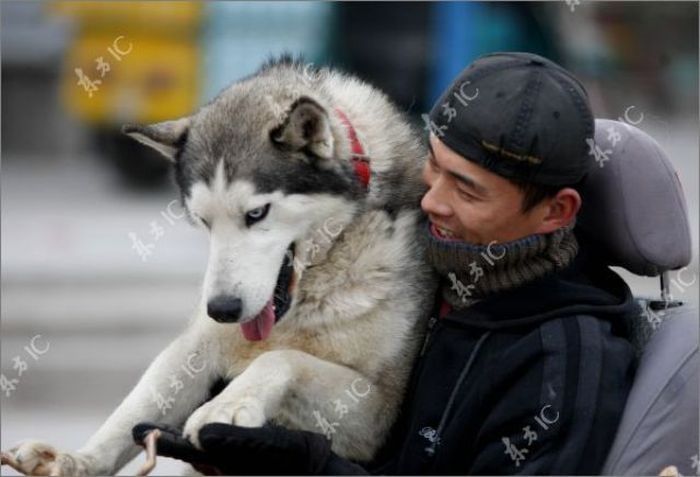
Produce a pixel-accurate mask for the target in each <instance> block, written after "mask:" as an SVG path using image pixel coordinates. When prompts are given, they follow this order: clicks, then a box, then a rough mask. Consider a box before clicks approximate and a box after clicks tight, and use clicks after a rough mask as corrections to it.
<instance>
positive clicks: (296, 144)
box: [270, 96, 334, 159]
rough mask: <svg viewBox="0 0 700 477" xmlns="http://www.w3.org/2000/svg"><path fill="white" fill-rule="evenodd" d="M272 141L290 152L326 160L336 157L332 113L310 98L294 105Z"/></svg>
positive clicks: (302, 98)
mask: <svg viewBox="0 0 700 477" xmlns="http://www.w3.org/2000/svg"><path fill="white" fill-rule="evenodd" d="M270 139H271V140H272V142H273V143H275V144H276V145H278V146H279V147H282V148H284V149H286V150H291V151H302V150H307V151H309V152H311V153H312V154H314V155H315V156H318V157H321V158H324V159H330V158H331V157H333V146H334V138H333V133H332V131H331V122H330V118H329V117H328V113H327V112H326V110H325V109H324V108H323V106H321V105H320V104H318V103H317V102H316V101H314V100H313V99H311V98H309V97H308V96H302V97H301V98H299V99H297V100H296V101H295V102H294V103H293V104H292V106H291V107H290V110H289V113H287V117H286V118H285V119H284V121H283V122H282V124H280V125H279V126H277V127H276V128H275V129H273V130H272V131H270Z"/></svg>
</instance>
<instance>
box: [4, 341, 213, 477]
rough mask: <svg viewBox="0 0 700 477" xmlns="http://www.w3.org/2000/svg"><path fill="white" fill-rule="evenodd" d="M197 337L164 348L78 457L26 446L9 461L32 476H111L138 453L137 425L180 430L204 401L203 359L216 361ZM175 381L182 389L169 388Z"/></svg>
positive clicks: (209, 374) (207, 373)
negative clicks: (145, 423)
mask: <svg viewBox="0 0 700 477" xmlns="http://www.w3.org/2000/svg"><path fill="white" fill-rule="evenodd" d="M188 331H192V330H188ZM195 335H196V334H195V333H186V334H183V335H181V336H180V337H179V338H177V339H176V340H175V341H173V342H172V343H171V344H170V345H169V346H168V347H167V348H165V350H163V351H162V352H161V353H160V354H159V355H158V357H157V358H156V359H155V360H154V361H153V362H152V363H151V365H150V366H149V367H148V369H147V370H146V372H145V373H144V374H143V376H142V377H141V379H140V380H139V382H138V383H137V384H136V386H135V387H134V389H133V390H132V391H131V392H130V393H129V394H128V395H127V396H126V398H125V399H124V400H123V401H122V403H121V404H120V405H119V406H118V407H117V409H116V410H115V411H114V412H113V413H112V414H111V415H110V416H109V418H108V419H107V420H106V421H105V423H104V424H103V425H102V426H101V427H100V429H99V430H98V431H97V432H96V433H95V434H94V435H93V436H92V437H91V438H90V439H89V440H88V442H87V443H86V445H85V446H83V447H82V448H81V449H80V450H78V451H77V452H75V453H64V452H59V451H57V450H56V449H55V448H53V447H51V446H49V445H46V444H43V443H40V442H37V441H26V442H23V443H21V444H20V445H18V446H17V447H15V448H13V449H12V450H11V451H10V452H9V453H10V455H12V456H14V458H15V460H17V461H18V462H19V464H20V467H21V470H22V471H24V472H25V473H27V474H31V475H113V474H115V473H116V472H117V471H119V469H121V468H122V467H123V466H124V465H125V464H127V463H128V462H129V461H130V460H131V459H133V458H134V457H135V456H136V455H137V454H138V453H139V452H140V451H141V450H142V449H141V447H139V446H137V445H136V444H134V441H133V439H132V436H131V429H132V427H133V426H134V425H135V424H137V423H139V422H141V421H153V422H160V423H165V424H170V425H173V426H177V427H180V426H181V425H182V423H183V422H185V419H186V418H187V416H189V414H190V413H191V412H192V410H194V409H195V408H196V407H197V406H198V405H199V404H201V403H202V402H203V401H205V400H206V399H207V397H208V392H209V387H210V386H211V385H212V383H213V381H214V378H215V369H216V363H210V362H206V361H205V359H214V358H215V356H216V355H215V353H212V352H211V351H213V350H210V349H206V348H205V347H204V343H203V342H202V341H201V340H200V339H199V338H197V337H196V336H195ZM205 350H206V358H205ZM176 380H179V382H180V385H181V386H173V384H174V383H175V381H176ZM175 389H177V393H175Z"/></svg>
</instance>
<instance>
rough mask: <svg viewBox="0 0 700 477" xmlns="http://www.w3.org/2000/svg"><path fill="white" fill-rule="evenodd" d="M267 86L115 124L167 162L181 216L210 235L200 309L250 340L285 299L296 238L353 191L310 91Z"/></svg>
mask: <svg viewBox="0 0 700 477" xmlns="http://www.w3.org/2000/svg"><path fill="white" fill-rule="evenodd" d="M256 83H260V84H256ZM274 84H276V83H268V84H265V83H263V82H257V81H256V80H255V79H253V80H248V81H247V82H245V83H239V84H234V85H233V86H232V87H230V88H229V89H228V90H226V91H224V92H222V93H221V94H220V95H219V96H218V97H217V98H216V99H215V100H214V101H213V102H211V103H209V104H207V105H206V106H204V107H203V108H201V109H200V110H199V111H198V112H197V113H196V114H194V115H192V116H189V117H185V118H181V119H177V120H173V121H165V122H162V123H157V124H153V125H148V126H138V125H126V126H124V128H123V131H124V132H125V133H126V134H128V135H130V136H132V137H133V138H135V139H137V140H139V141H141V142H143V143H144V144H147V145H149V146H151V147H153V148H155V149H157V150H158V151H160V152H161V153H162V154H163V155H164V156H165V157H166V158H168V159H170V160H171V161H172V162H173V164H174V167H175V177H176V180H177V183H178V185H179V187H180V190H181V194H182V201H183V204H184V206H185V208H186V210H187V211H188V214H189V217H190V219H191V221H192V222H193V223H195V224H197V225H199V226H201V227H202V228H204V229H206V230H208V232H209V234H210V254H209V263H208V267H207V273H206V278H205V280H204V290H203V291H204V294H205V297H206V299H207V305H208V310H207V311H208V314H209V316H210V317H211V318H213V319H215V320H216V321H219V322H235V323H240V324H241V327H242V331H243V334H244V335H245V337H246V338H248V339H250V340H258V339H265V338H266V337H267V335H268V334H269V332H270V329H271V328H272V326H273V325H274V323H275V322H276V321H277V320H278V319H280V318H281V317H282V315H283V314H284V313H285V312H286V311H287V310H288V308H289V306H290V305H291V303H292V302H293V300H294V292H295V285H296V283H297V282H298V279H299V275H300V272H301V270H300V268H299V267H298V266H292V260H291V258H292V257H293V254H294V253H295V252H297V253H298V252H299V250H298V246H299V244H300V242H301V241H302V240H303V239H305V238H306V237H308V236H309V235H310V234H312V233H313V231H314V228H317V227H322V226H323V224H324V222H327V221H328V220H329V219H332V218H334V217H337V218H338V223H342V222H343V221H344V220H346V219H347V218H348V217H351V216H352V214H353V213H354V210H355V208H356V207H357V204H358V198H359V197H361V195H362V190H361V187H360V185H359V184H358V182H357V180H356V178H355V177H354V173H353V171H352V169H351V168H350V167H349V165H348V164H349V163H348V161H347V158H345V160H343V158H342V157H341V156H342V155H343V154H347V148H344V147H338V145H339V143H343V139H340V135H341V134H344V130H343V127H342V125H340V124H339V123H338V121H337V119H336V118H334V117H333V116H332V113H329V111H328V110H327V109H326V108H324V107H323V106H321V104H320V103H319V102H317V101H315V100H314V99H312V98H311V97H310V96H307V95H299V96H297V97H296V98H293V97H291V98H290V97H289V94H288V93H285V94H279V95H278V96H277V97H275V95H274V93H273V94H269V92H270V88H273V87H274ZM280 111H281V112H280ZM348 220H349V219H348ZM295 262H296V263H295V265H299V263H298V261H295ZM301 265H302V266H303V263H302V264H301ZM295 272H296V273H295Z"/></svg>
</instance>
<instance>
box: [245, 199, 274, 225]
mask: <svg viewBox="0 0 700 477" xmlns="http://www.w3.org/2000/svg"><path fill="white" fill-rule="evenodd" d="M269 210H270V204H265V205H263V206H262V207H256V208H255V209H252V210H249V211H248V212H246V213H245V224H246V226H248V227H250V226H251V225H253V224H254V223H255V222H260V221H261V220H262V219H264V218H265V216H266V215H267V212H268V211H269Z"/></svg>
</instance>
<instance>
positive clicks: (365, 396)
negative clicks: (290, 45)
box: [10, 55, 435, 475]
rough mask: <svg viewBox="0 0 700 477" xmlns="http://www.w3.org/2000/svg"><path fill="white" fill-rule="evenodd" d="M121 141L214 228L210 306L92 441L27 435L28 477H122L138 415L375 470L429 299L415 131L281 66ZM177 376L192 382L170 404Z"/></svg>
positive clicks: (388, 108)
mask: <svg viewBox="0 0 700 477" xmlns="http://www.w3.org/2000/svg"><path fill="white" fill-rule="evenodd" d="M123 131H124V132H125V133H126V134H128V135H130V136H132V137H133V138H135V139H137V140H139V141H141V142H143V143H144V144H146V145H148V146H150V147H153V148H155V149H156V150H158V151H160V152H161V153H162V154H163V155H164V156H165V157H166V158H168V159H169V160H170V161H172V163H173V165H174V168H175V178H176V181H177V183H178V185H179V188H180V190H181V197H182V203H183V206H184V208H185V209H186V211H187V213H188V217H189V219H190V220H191V221H192V222H193V223H194V224H195V225H197V226H201V227H202V228H203V229H205V230H207V231H208V233H209V235H210V256H209V262H208V267H207V271H206V277H205V279H204V283H203V287H202V296H201V302H200V306H199V307H198V312H197V313H196V314H195V316H193V317H192V318H191V320H190V321H189V323H188V324H187V326H186V328H185V330H184V332H183V333H182V334H181V335H180V336H179V337H178V338H176V339H175V340H174V341H173V342H172V343H171V344H170V345H169V346H168V347H167V348H166V349H165V350H164V351H162V352H161V353H160V354H159V355H158V357H157V358H156V359H155V360H154V361H153V363H152V364H151V365H150V367H149V368H148V369H147V370H146V372H145V374H144V375H143V376H142V377H141V379H140V380H139V382H138V383H137V385H136V387H135V388H134V389H133V390H132V391H131V392H130V393H129V395H128V396H127V397H126V398H125V399H124V401H123V402H122V403H121V404H120V405H119V407H118V408H117V409H116V410H115V411H114V412H113V413H112V415H111V416H109V418H108V419H107V421H106V422H105V423H104V424H103V425H102V427H101V428H100V429H99V430H98V431H97V432H96V433H95V434H94V435H93V436H92V438H91V439H90V440H89V441H88V442H87V444H86V445H85V446H84V447H82V448H81V449H80V450H79V451H77V452H72V453H64V452H61V451H58V450H56V449H54V448H53V447H51V446H48V445H46V444H42V443H39V442H36V441H28V442H24V443H22V444H20V445H19V446H18V447H15V448H14V449H12V451H10V452H11V454H12V455H14V456H15V457H16V458H17V460H19V461H20V463H21V466H22V469H23V471H25V472H26V473H32V474H34V475H38V474H49V473H52V475H59V474H60V475H105V474H114V473H116V472H117V471H119V470H120V469H121V468H122V467H123V466H124V465H125V464H126V463H128V462H129V461H130V460H131V459H133V458H134V457H135V456H136V455H137V454H138V453H139V452H140V451H141V450H142V449H141V448H140V447H139V446H137V445H135V444H134V442H133V440H132V436H131V429H132V427H133V426H134V425H135V424H137V423H139V422H141V421H153V422H161V423H165V424H170V425H173V426H176V427H178V428H181V429H183V433H184V435H185V436H188V437H189V439H190V440H191V441H192V442H193V443H194V444H195V445H199V443H198V437H197V434H198V430H199V429H200V428H201V427H202V426H203V425H204V424H207V423H210V422H224V423H233V424H236V425H240V426H249V427H256V426H262V425H263V424H264V423H265V422H267V421H271V422H274V423H276V424H280V425H283V426H287V427H289V428H294V429H303V430H309V431H316V432H325V433H326V434H327V435H328V436H329V437H330V438H331V439H332V449H333V450H334V451H335V452H337V453H338V454H340V455H342V456H344V457H346V458H350V459H353V460H356V461H368V460H370V459H371V458H372V457H373V455H374V454H375V452H376V451H377V450H378V449H379V447H380V446H381V445H382V444H383V443H384V441H385V440H386V438H387V434H388V430H389V428H390V426H391V425H392V423H393V421H394V420H395V417H396V415H397V412H398V408H399V406H400V402H401V400H402V398H403V395H404V391H405V387H406V385H407V380H408V379H407V378H408V377H409V374H410V370H411V366H412V363H413V360H414V358H415V356H416V354H417V353H418V350H419V348H420V345H421V342H422V339H423V335H424V332H425V323H426V321H427V318H428V315H429V313H430V308H431V304H432V298H433V293H434V290H435V278H434V276H433V274H432V271H431V269H430V267H429V266H428V265H427V263H426V261H425V257H424V246H423V242H422V240H421V238H420V233H419V232H418V231H419V227H418V226H417V224H418V222H420V221H421V220H422V219H421V212H420V207H419V203H420V198H421V196H422V194H423V192H424V189H423V186H422V183H421V180H420V171H421V167H422V164H423V162H424V160H425V157H426V151H425V148H424V145H423V144H422V143H421V141H420V135H419V133H417V132H416V131H415V130H413V129H412V128H411V127H410V126H409V124H408V122H407V121H406V118H405V117H404V115H402V113H401V112H400V111H398V110H397V109H396V108H395V107H394V106H393V105H392V104H391V103H390V102H389V100H388V99H387V97H386V96H385V95H384V94H383V93H381V92H380V91H378V90H377V89H375V88H373V87H371V86H369V85H368V84H367V83H365V82H363V81H361V80H359V79H357V78H355V77H353V76H350V75H347V74H344V73H340V72H338V71H336V70H332V69H328V68H314V67H311V66H310V65H306V66H305V65H304V64H303V63H302V62H301V61H300V60H294V59H292V58H290V57H289V56H287V55H285V56H283V57H281V58H278V59H273V60H269V61H268V62H267V63H266V64H264V65H263V66H262V67H261V68H260V69H259V70H258V71H257V72H256V73H255V74H253V75H251V76H249V77H246V78H243V79H242V80H240V81H237V82H235V83H234V84H232V85H231V86H229V87H228V88H226V89H224V90H223V91H222V92H221V93H220V94H219V95H218V96H217V97H216V98H215V99H213V100H212V101H211V102H209V103H208V104H206V105H204V106H202V107H201V108H200V109H199V110H198V111H197V112H195V113H194V114H192V115H191V116H187V117H183V118H180V119H174V120H170V121H165V122H161V123H157V124H152V125H147V126H141V125H126V126H124V128H123ZM183 369H184V370H187V371H188V372H187V374H188V375H189V376H186V375H185V374H184V373H183ZM173 374H175V375H178V374H179V375H181V376H182V381H183V382H184V383H183V384H184V387H183V388H182V389H180V390H179V392H178V393H177V394H176V395H174V397H173V399H166V398H165V396H167V395H168V394H170V393H169V386H170V384H171V382H172V381H171V376H172V375H173ZM220 378H223V379H225V380H226V381H229V382H228V384H227V385H226V386H225V388H224V389H223V390H222V391H221V392H220V393H219V394H218V395H216V396H215V397H214V398H213V399H211V400H210V401H207V398H208V397H209V389H210V387H211V386H212V385H213V384H214V383H215V382H216V381H217V380H218V379H220ZM339 400H340V401H341V403H342V405H343V409H342V410H343V411H344V412H343V413H342V416H340V415H338V414H337V406H338V401H339Z"/></svg>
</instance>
